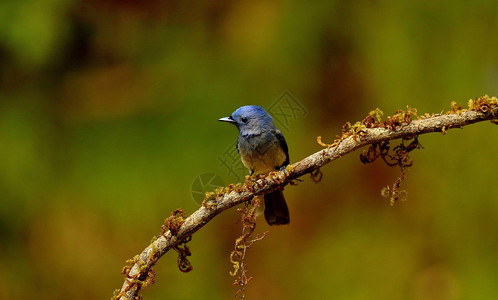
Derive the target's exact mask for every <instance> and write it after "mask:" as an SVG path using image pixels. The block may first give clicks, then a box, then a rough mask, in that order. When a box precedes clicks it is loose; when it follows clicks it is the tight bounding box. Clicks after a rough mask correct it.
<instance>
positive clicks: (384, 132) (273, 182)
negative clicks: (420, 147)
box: [115, 96, 498, 300]
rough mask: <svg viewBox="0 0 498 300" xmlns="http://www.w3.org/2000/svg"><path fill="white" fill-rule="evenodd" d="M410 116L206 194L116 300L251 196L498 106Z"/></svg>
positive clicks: (137, 262)
mask: <svg viewBox="0 0 498 300" xmlns="http://www.w3.org/2000/svg"><path fill="white" fill-rule="evenodd" d="M410 114H413V110H411V109H409V110H408V112H406V114H399V112H398V113H397V114H396V115H394V116H393V117H388V118H387V119H388V121H389V122H388V121H386V122H377V123H376V122H374V117H372V115H373V114H371V117H367V118H366V119H365V120H364V121H363V123H361V124H360V125H359V126H356V125H354V126H352V127H351V128H352V129H351V130H349V131H348V132H345V133H343V136H342V137H341V138H340V139H339V140H336V141H334V143H333V144H331V145H326V146H327V148H325V149H322V150H320V151H318V152H316V153H314V154H312V155H310V156H308V157H306V158H304V159H303V160H301V161H299V162H296V163H294V164H292V165H289V166H288V167H287V168H286V170H283V171H280V172H273V173H271V174H269V175H267V176H265V177H261V178H258V179H255V180H254V181H252V182H246V184H245V185H238V186H234V185H230V186H229V187H227V188H225V189H223V190H222V191H218V192H217V193H216V194H212V193H211V194H212V195H211V198H210V199H205V203H203V205H202V206H201V207H200V208H199V209H197V210H196V211H195V212H193V213H192V214H191V215H190V216H189V217H187V218H186V219H185V220H184V222H183V223H182V224H181V226H179V228H177V230H175V231H176V232H175V233H174V234H172V232H171V231H170V230H168V231H166V232H165V233H164V234H162V235H160V236H159V237H158V238H157V239H156V240H155V241H153V242H152V243H151V244H150V245H149V246H148V247H147V248H145V250H143V251H142V253H141V254H140V255H138V257H136V258H135V259H134V260H133V263H134V264H133V266H131V269H129V270H128V272H127V278H125V281H124V283H123V286H122V287H121V290H120V291H119V292H118V293H117V294H116V296H115V298H116V299H120V300H125V299H137V298H138V297H139V296H138V295H139V292H140V290H141V289H142V287H143V286H145V285H146V283H147V276H148V274H149V272H150V271H151V268H152V266H153V265H154V264H155V263H156V262H157V260H158V259H159V258H160V257H161V256H162V255H164V254H165V253H166V252H168V250H170V249H172V248H174V247H175V246H177V245H179V244H181V243H183V242H184V241H186V240H187V239H189V238H190V237H191V236H192V235H193V234H194V233H195V232H196V231H197V230H199V229H201V228H202V227H203V226H204V225H206V224H207V223H208V222H209V221H210V220H211V219H212V218H214V217H215V216H216V215H218V214H219V213H221V212H222V211H224V210H227V209H229V208H231V207H233V206H235V205H237V204H240V203H243V202H244V201H247V200H249V199H251V198H252V197H253V196H254V195H261V194H265V193H269V192H271V191H274V190H276V189H281V188H283V187H284V186H286V185H287V184H289V183H293V180H294V179H297V178H298V177H301V176H303V175H305V174H308V173H311V172H313V171H315V170H318V169H319V168H320V167H322V166H324V165H326V164H328V163H330V162H331V161H333V160H335V159H338V158H340V157H342V156H344V155H346V154H348V153H350V152H352V151H354V150H356V149H358V148H360V147H363V146H366V145H370V144H374V143H380V142H383V141H388V140H394V139H399V138H412V137H415V136H418V135H421V134H425V133H430V132H442V133H443V134H444V133H446V132H447V130H449V129H452V128H461V127H463V126H466V125H469V124H473V123H477V122H481V121H486V120H491V121H493V120H495V119H498V101H497V99H496V98H489V97H487V96H484V97H481V98H478V99H475V100H469V109H466V110H463V109H462V107H460V106H456V105H455V104H454V103H452V110H451V111H449V112H447V113H446V114H437V115H431V116H430V115H428V114H426V115H425V116H422V117H420V118H418V119H416V120H413V121H411V119H410V118H411V117H410V116H409V115H410ZM415 115H416V111H415ZM400 116H402V117H400ZM407 116H408V117H407ZM393 120H396V122H393ZM367 121H368V122H367ZM493 122H496V121H493ZM362 124H363V125H362ZM320 141H321V139H320ZM322 144H323V143H322ZM323 145H325V144H323ZM207 200H209V201H207Z"/></svg>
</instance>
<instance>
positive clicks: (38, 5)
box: [0, 0, 498, 300]
mask: <svg viewBox="0 0 498 300" xmlns="http://www.w3.org/2000/svg"><path fill="white" fill-rule="evenodd" d="M497 33H498V6H497V5H496V1H495V0H478V1H460V0H458V1H445V0H443V1H429V0H424V1H366V0H359V1H331V0H326V1H317V2H314V3H311V2H306V1H294V0H288V1H260V0H255V1H254V0H252V1H248V0H244V1H236V2H235V1H234V2H231V1H197V2H196V1H160V0H154V1H140V0H126V1H118V0H104V1H101V0H89V1H87V0H85V1H83V0H79V1H77V0H36V1H35V0H19V1H1V2H0V299H40V300H43V299H107V298H110V297H111V295H112V293H113V291H114V290H115V289H117V288H120V287H121V285H122V282H123V279H124V277H123V275H121V274H120V272H121V269H122V267H123V266H124V264H125V261H126V260H127V259H129V258H132V257H133V256H134V255H136V254H138V253H139V252H141V251H142V249H143V248H144V247H145V246H146V245H147V244H148V243H149V242H150V240H151V238H152V237H153V236H155V235H157V234H159V233H160V230H161V229H160V228H161V225H162V224H163V222H164V219H165V218H166V217H168V216H169V215H170V213H171V212H172V211H173V210H175V209H177V208H179V207H181V208H183V209H184V210H185V211H186V212H187V214H190V213H191V212H193V211H194V210H195V209H196V208H197V207H199V200H198V195H199V194H196V193H195V192H199V193H202V192H204V190H203V188H205V187H206V186H209V187H211V186H213V187H214V185H215V184H214V183H217V184H228V183H235V182H240V181H242V180H243V177H241V176H243V175H240V169H237V168H239V167H240V164H238V158H236V159H234V158H233V157H232V155H236V152H234V151H235V150H234V142H235V139H236V136H237V132H236V129H235V128H233V126H229V125H227V124H225V123H221V122H218V121H217V119H219V118H221V117H226V116H228V115H230V114H231V113H232V112H233V111H234V110H235V109H236V108H238V107H239V106H242V105H247V104H258V105H260V106H262V107H264V108H266V109H268V110H269V111H270V113H271V114H273V116H274V119H275V121H276V123H277V124H276V125H277V126H278V127H279V128H280V129H281V130H282V132H283V133H284V135H285V137H286V139H287V143H288V145H289V149H290V150H289V151H290V158H291V162H296V161H297V160H300V159H302V158H304V157H305V156H307V155H308V154H311V153H313V152H315V151H318V150H319V149H320V148H321V146H320V145H318V144H317V142H316V137H317V136H319V135H321V136H322V137H323V140H324V142H330V143H331V142H332V141H333V140H334V138H335V137H336V135H337V134H340V132H341V126H342V125H343V124H344V123H345V122H347V121H350V122H352V123H354V122H356V121H358V120H361V119H363V118H364V116H366V115H367V114H368V112H369V111H371V110H374V109H375V108H380V109H381V110H382V111H384V112H385V115H391V114H392V113H394V112H395V111H396V110H397V109H405V108H406V105H409V106H410V107H414V108H417V109H418V112H419V114H421V115H423V114H424V113H425V112H429V113H439V112H441V111H443V110H448V109H449V108H450V102H451V101H456V102H458V103H461V104H464V105H465V104H466V103H467V100H468V99H470V98H475V97H478V96H482V95H484V94H488V95H490V96H497V95H498V34H497ZM291 106H292V107H293V108H294V109H290V108H291ZM419 141H420V143H421V144H422V145H423V147H424V149H423V150H415V151H414V152H412V154H411V157H412V158H413V160H414V164H413V166H412V167H411V168H409V169H408V170H407V178H406V180H405V182H404V183H403V185H402V187H401V188H403V189H405V190H406V191H407V192H408V200H407V201H405V202H399V203H396V204H395V205H394V206H390V205H389V200H386V199H383V198H382V197H381V195H380V191H381V190H382V188H383V187H385V186H387V185H390V184H392V183H393V182H394V180H396V178H397V177H398V176H399V175H400V171H399V168H391V167H388V166H387V165H386V164H384V163H383V162H382V161H381V160H378V161H376V162H374V163H372V164H370V165H363V164H362V163H361V162H360V160H359V154H360V151H357V152H355V153H352V154H350V155H347V156H345V157H343V158H341V159H339V160H337V161H334V162H333V163H331V164H330V165H327V166H326V167H325V168H323V170H322V171H323V179H322V181H321V182H320V183H319V184H315V183H313V182H312V181H311V180H310V178H309V176H306V177H305V178H304V181H303V182H301V183H300V184H299V185H297V186H288V187H287V188H286V190H285V195H286V198H287V201H288V204H289V209H290V212H291V223H290V225H289V226H281V227H271V228H270V227H269V226H268V225H266V223H265V222H264V221H263V218H260V220H259V223H258V226H257V228H256V232H257V233H262V232H264V231H267V230H269V233H268V234H267V236H266V238H265V239H263V240H262V241H259V242H257V243H255V244H254V245H253V247H252V248H250V249H249V250H248V252H247V261H246V262H247V265H248V275H249V276H252V277H253V279H252V280H251V281H250V283H249V285H248V286H247V288H246V294H247V297H248V298H249V299H348V300H349V299H424V300H425V299H429V300H431V299H434V300H436V299H437V300H440V299H443V300H445V299H479V300H481V299H496V296H497V295H498V271H497V270H498V192H497V189H496V187H497V169H498V156H497V149H498V127H497V126H496V125H493V124H491V123H490V122H483V123H479V124H476V125H471V126H467V127H465V128H464V129H463V130H462V129H452V130H449V131H448V132H447V134H446V135H444V136H443V135H441V134H439V133H434V134H429V135H424V136H421V137H420V138H419ZM224 163H225V164H224ZM234 168H235V171H237V172H239V173H237V174H239V175H238V176H235V175H234V174H233V173H230V171H231V170H232V171H233V170H234ZM206 173H210V174H207V175H206ZM201 175H205V176H204V177H202V176H201ZM199 176H200V177H199ZM206 176H207V177H206ZM209 176H211V177H209ZM213 176H214V177H213ZM199 178H204V179H203V180H204V182H203V183H206V180H205V179H206V178H216V182H214V183H213V184H212V185H209V184H208V185H205V186H204V187H201V188H199V186H198V185H196V184H194V183H195V181H196V179H199ZM213 189H214V188H213ZM208 190H209V189H207V191H208ZM211 190H212V189H211ZM240 231H241V223H240V221H239V213H238V212H237V211H236V209H231V210H229V211H226V212H225V213H223V214H221V215H219V216H218V217H216V218H215V219H214V220H213V221H212V222H210V223H209V224H208V225H207V226H206V227H204V228H203V229H202V230H201V231H199V232H197V233H196V234H195V235H194V237H193V240H192V241H191V242H190V243H189V246H190V250H191V251H192V253H193V255H192V257H191V262H192V265H193V267H194V269H193V271H192V272H190V273H187V274H184V273H181V272H180V271H179V270H178V267H177V265H176V259H177V257H176V253H175V252H169V253H167V254H166V255H165V256H164V257H163V258H161V259H160V260H159V262H158V265H157V266H156V268H155V269H156V272H157V275H156V283H155V284H154V285H153V286H151V287H149V288H148V289H147V290H145V291H144V297H145V299H230V298H233V295H234V294H235V291H236V289H235V287H233V286H232V283H233V281H234V278H233V277H231V276H230V275H229V272H230V271H231V270H232V266H231V264H230V261H229V254H230V252H231V251H232V249H233V246H234V242H235V239H236V238H237V237H238V236H239V235H240Z"/></svg>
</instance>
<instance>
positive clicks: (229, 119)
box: [218, 117, 235, 123]
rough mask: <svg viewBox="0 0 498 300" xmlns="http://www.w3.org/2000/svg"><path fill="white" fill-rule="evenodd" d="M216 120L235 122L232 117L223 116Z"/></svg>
mask: <svg viewBox="0 0 498 300" xmlns="http://www.w3.org/2000/svg"><path fill="white" fill-rule="evenodd" d="M218 121H221V122H228V123H235V121H234V120H233V119H232V117H225V118H221V119H219V120H218Z"/></svg>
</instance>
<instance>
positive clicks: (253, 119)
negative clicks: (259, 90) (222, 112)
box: [219, 105, 275, 134]
mask: <svg viewBox="0 0 498 300" xmlns="http://www.w3.org/2000/svg"><path fill="white" fill-rule="evenodd" d="M219 121H222V122H229V123H232V124H234V125H235V126H237V128H238V129H239V132H240V133H242V134H246V133H247V134H258V133H260V132H261V131H264V130H267V129H270V128H274V127H275V126H274V125H273V119H272V117H271V116H270V115H269V114H267V113H266V111H265V110H264V109H263V108H262V107H261V106H257V105H247V106H242V107H239V108H238V109H237V110H236V111H234V112H233V113H232V115H231V116H230V117H226V118H221V119H219Z"/></svg>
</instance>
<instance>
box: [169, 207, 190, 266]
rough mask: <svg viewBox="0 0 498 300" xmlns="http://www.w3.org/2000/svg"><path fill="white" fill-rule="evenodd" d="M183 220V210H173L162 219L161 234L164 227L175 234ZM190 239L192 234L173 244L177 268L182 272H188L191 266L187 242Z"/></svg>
mask: <svg viewBox="0 0 498 300" xmlns="http://www.w3.org/2000/svg"><path fill="white" fill-rule="evenodd" d="M183 222H185V211H183V210H182V209H181V208H179V209H177V210H175V211H174V212H172V213H171V215H170V216H169V217H168V218H167V219H166V220H164V225H163V226H162V227H161V228H162V234H163V235H164V234H165V233H166V228H168V229H169V231H170V232H171V234H172V235H175V234H176V233H177V232H178V229H179V228H180V226H182V224H183ZM191 240H192V236H189V237H187V238H185V239H184V240H183V241H182V242H181V243H179V244H178V245H176V246H174V247H173V249H174V250H175V251H176V252H177V253H178V260H177V262H178V269H180V271H182V272H183V273H188V272H190V271H192V269H193V267H192V264H191V263H190V261H189V260H188V257H189V256H191V255H192V253H191V252H190V249H189V247H188V246H187V243H188V242H190V241H191Z"/></svg>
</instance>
